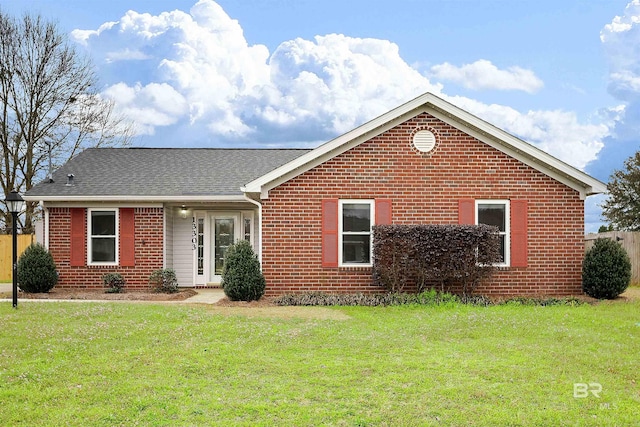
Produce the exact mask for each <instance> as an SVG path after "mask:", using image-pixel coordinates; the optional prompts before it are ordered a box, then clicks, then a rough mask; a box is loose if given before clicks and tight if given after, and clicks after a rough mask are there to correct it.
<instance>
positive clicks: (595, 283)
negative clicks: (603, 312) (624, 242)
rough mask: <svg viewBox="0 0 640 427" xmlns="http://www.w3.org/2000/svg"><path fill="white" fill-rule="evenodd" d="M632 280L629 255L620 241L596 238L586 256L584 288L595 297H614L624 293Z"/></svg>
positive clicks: (583, 269)
mask: <svg viewBox="0 0 640 427" xmlns="http://www.w3.org/2000/svg"><path fill="white" fill-rule="evenodd" d="M630 280H631V261H630V260H629V255H627V252H626V251H625V250H624V248H623V247H622V246H620V244H618V242H615V241H613V240H611V239H596V240H595V241H594V243H593V247H592V248H591V249H589V251H588V252H587V253H586V254H585V256H584V263H583V264H582V289H583V290H584V293H586V294H587V295H589V296H590V297H593V298H598V299H613V298H615V297H617V296H618V295H620V294H621V293H623V292H624V291H625V289H627V286H629V281H630Z"/></svg>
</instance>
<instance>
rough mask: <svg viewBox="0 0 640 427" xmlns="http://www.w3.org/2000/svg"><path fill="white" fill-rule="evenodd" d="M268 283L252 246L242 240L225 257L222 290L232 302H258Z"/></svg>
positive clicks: (228, 250)
mask: <svg viewBox="0 0 640 427" xmlns="http://www.w3.org/2000/svg"><path fill="white" fill-rule="evenodd" d="M265 286H266V283H265V280H264V276H263V275H262V271H260V261H258V257H257V256H256V254H255V253H254V252H253V248H252V247H251V244H250V243H249V242H247V241H246V240H240V241H239V242H237V243H236V244H234V245H232V246H230V247H229V248H228V249H227V252H226V253H225V256H224V267H223V268H222V289H223V290H224V293H225V295H226V296H227V297H228V298H229V299H230V300H231V301H254V300H255V301H257V300H259V299H260V298H261V297H262V295H264V289H265Z"/></svg>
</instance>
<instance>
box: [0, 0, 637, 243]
mask: <svg viewBox="0 0 640 427" xmlns="http://www.w3.org/2000/svg"><path fill="white" fill-rule="evenodd" d="M0 9H1V10H3V11H4V12H5V13H9V14H13V15H16V16H18V15H20V14H22V13H24V12H28V13H39V14H41V15H43V16H44V17H45V18H47V19H50V20H54V21H56V22H57V23H58V25H59V28H60V30H61V31H62V32H64V33H67V34H68V35H69V39H70V40H71V42H72V43H74V44H76V46H77V48H78V49H79V50H80V51H82V52H85V53H86V54H87V55H89V56H90V57H91V59H92V60H93V62H94V64H95V66H96V71H97V74H98V77H99V82H100V88H101V94H102V96H104V97H107V98H110V99H113V100H114V102H115V103H116V105H117V107H118V110H119V111H120V112H121V113H122V114H124V115H126V117H128V118H130V119H131V120H133V121H134V122H135V129H136V137H135V139H134V141H133V144H134V145H136V146H145V147H157V146H165V147H305V148H308V147H315V146H317V145H319V144H320V143H323V142H326V141H328V140H330V139H332V138H334V137H336V136H338V135H340V134H342V133H344V132H347V131H349V130H351V129H353V128H354V127H356V126H358V125H360V124H362V123H364V122H366V121H368V120H371V119H373V118H375V117H377V116H378V115H380V114H383V113H385V112H387V111H389V110H390V109H393V108H395V107H397V106H399V105H401V104H403V103H404V102H407V101H409V100H411V99H413V98H415V97H417V96H419V95H421V94H423V93H425V92H432V93H434V94H435V95H437V96H440V97H442V98H443V99H445V100H447V101H449V102H451V103H453V104H455V105H457V106H458V107H460V108H463V109H465V110H467V111H469V112H470V113H472V114H475V115H477V116H479V117H481V118H483V119H485V120H487V121H489V122H490V123H492V124H494V125H495V126H498V127H500V128H502V129H504V130H506V131H507V132H509V133H512V134H513V135H515V136H517V137H520V138H522V139H523V140H525V141H527V142H529V143H531V144H534V145H535V146H537V147H539V148H541V149H543V150H545V151H546V152H548V153H549V154H552V155H554V156H556V157H558V158H559V159H561V160H563V161H565V162H567V163H569V164H571V165H572V166H574V167H576V168H579V169H581V170H583V171H585V172H587V173H589V174H591V175H592V176H594V177H596V178H598V179H600V180H602V181H604V182H606V181H607V180H608V179H609V176H610V175H611V173H612V172H613V171H614V170H615V169H622V168H623V162H624V160H625V159H626V158H628V157H630V156H631V155H632V154H634V153H635V152H636V151H637V150H638V148H639V141H640V0H632V1H630V0H562V1H558V0H552V1H548V0H534V1H532V0H518V1H513V0H475V1H473V0H394V1H390V0H377V1H370V0H369V1H363V0H350V1H344V0H218V1H213V0H199V1H198V0H189V1H186V0H110V1H100V2H98V1H92V0H0ZM602 201H603V196H596V197H590V198H588V199H587V202H586V205H585V210H586V221H585V225H586V231H596V230H597V228H598V226H599V225H600V224H601V223H602V222H603V219H602V218H601V216H600V211H601V210H600V207H599V204H600V203H602Z"/></svg>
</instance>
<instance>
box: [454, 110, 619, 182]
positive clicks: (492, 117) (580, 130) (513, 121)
mask: <svg viewBox="0 0 640 427" xmlns="http://www.w3.org/2000/svg"><path fill="white" fill-rule="evenodd" d="M447 99H448V100H449V101H450V102H451V103H453V104H455V105H457V106H458V107H460V108H462V109H464V110H467V111H469V112H470V113H472V114H475V115H477V116H478V117H481V118H483V119H484V120H486V121H488V122H489V123H491V124H493V125H495V126H497V127H499V128H501V129H503V130H505V131H507V132H509V133H511V134H513V135H516V136H518V137H519V138H521V139H523V140H525V141H527V142H529V143H532V144H534V145H536V146H537V147H538V148H540V149H542V150H544V151H546V152H547V153H549V154H551V155H553V156H555V157H557V158H559V159H560V160H563V161H565V162H566V163H569V164H571V165H573V166H575V167H577V168H580V169H582V168H584V167H585V166H586V165H587V163H589V162H590V161H592V160H595V159H596V156H597V153H598V152H599V151H600V149H601V148H602V146H603V144H602V139H603V138H604V137H605V136H607V135H608V134H609V127H608V126H607V124H605V123H600V124H589V123H580V122H579V121H578V117H577V116H576V114H575V113H573V112H570V111H561V110H556V111H528V112H526V113H521V112H519V111H517V110H515V109H513V108H511V107H507V106H503V105H496V104H492V105H488V104H484V103H481V102H478V101H475V100H472V99H469V98H465V97H447Z"/></svg>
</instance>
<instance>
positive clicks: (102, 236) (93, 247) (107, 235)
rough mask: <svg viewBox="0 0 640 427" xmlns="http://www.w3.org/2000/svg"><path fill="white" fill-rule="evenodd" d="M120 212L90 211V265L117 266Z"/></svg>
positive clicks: (113, 210) (114, 210)
mask: <svg viewBox="0 0 640 427" xmlns="http://www.w3.org/2000/svg"><path fill="white" fill-rule="evenodd" d="M117 218H118V210H117V209H101V210H98V209H95V210H93V209H90V210H89V224H88V225H89V242H88V246H89V247H88V249H89V250H88V258H89V259H88V262H89V264H117V262H118V259H117V257H118V255H117V254H118V220H117Z"/></svg>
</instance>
